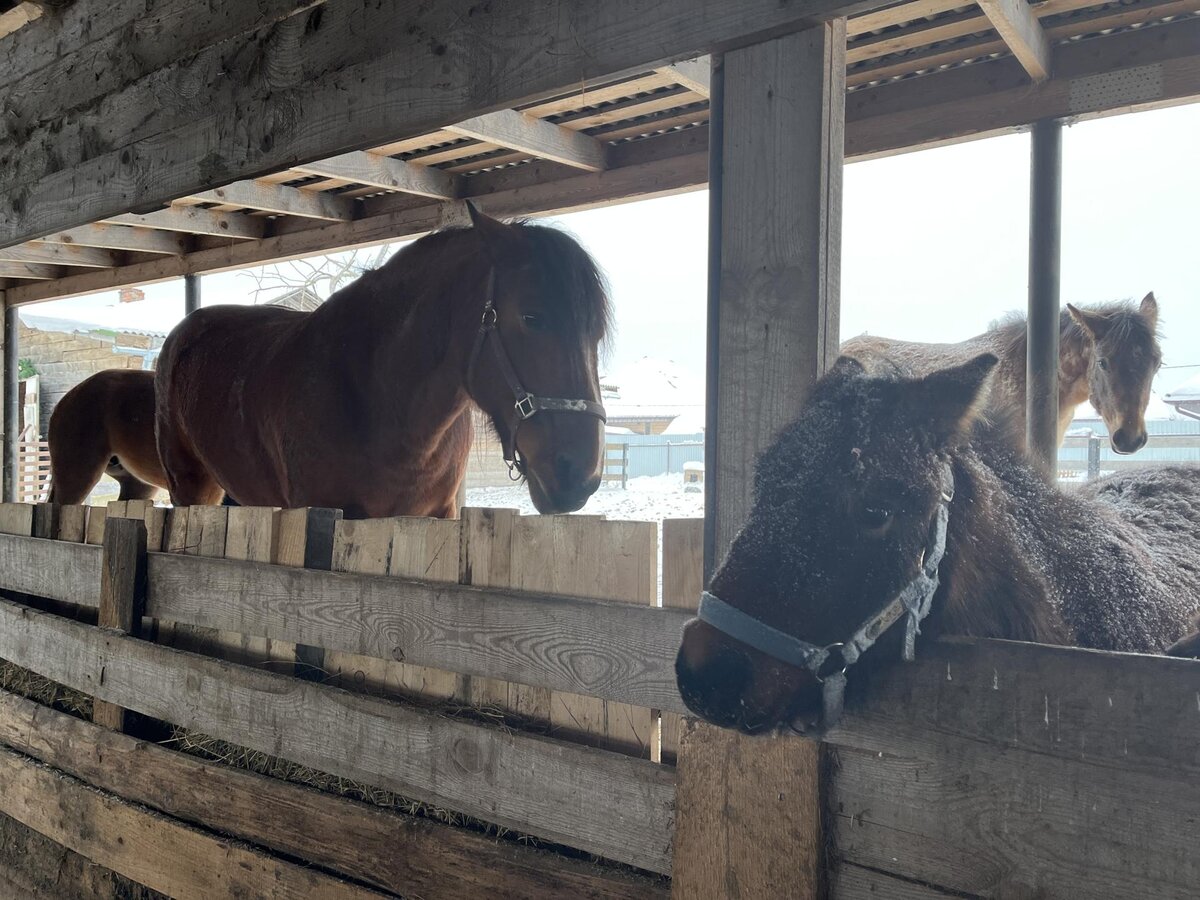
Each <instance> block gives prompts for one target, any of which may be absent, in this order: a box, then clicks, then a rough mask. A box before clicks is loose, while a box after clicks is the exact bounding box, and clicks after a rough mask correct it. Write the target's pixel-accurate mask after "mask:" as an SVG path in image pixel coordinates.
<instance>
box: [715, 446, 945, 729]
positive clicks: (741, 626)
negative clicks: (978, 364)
mask: <svg viewBox="0 0 1200 900" xmlns="http://www.w3.org/2000/svg"><path fill="white" fill-rule="evenodd" d="M953 499H954V474H953V472H952V471H951V469H950V464H949V463H946V464H945V465H944V467H943V469H942V486H941V500H940V502H939V504H938V509H937V514H936V515H935V517H934V520H933V527H932V528H931V529H930V532H929V540H928V542H927V543H926V545H925V548H924V550H922V551H921V562H920V567H919V570H918V571H917V575H916V577H915V578H914V579H913V580H912V581H910V582H909V583H908V584H907V585H905V586H904V587H903V588H902V589H901V590H900V592H899V593H898V594H896V596H895V597H893V598H892V599H891V600H890V601H889V602H888V603H887V605H885V606H884V607H883V608H882V609H880V610H879V611H878V612H877V613H875V614H874V615H872V616H871V617H870V618H869V619H867V620H866V621H865V622H863V623H862V625H860V626H859V627H858V628H857V629H856V630H855V632H854V633H853V634H852V635H850V637H848V638H847V639H846V640H845V641H844V642H842V643H835V644H829V645H828V646H824V647H823V646H821V645H819V644H810V643H808V642H807V641H804V640H801V639H800V638H798V637H795V636H794V635H791V634H788V633H787V632H786V631H781V630H780V629H778V628H776V627H774V626H773V625H768V624H767V623H766V622H763V621H762V620H760V619H756V618H754V616H751V615H750V614H748V613H745V612H742V610H740V609H737V608H736V607H733V606H730V605H729V604H728V603H726V602H725V601H724V600H722V599H720V598H719V597H717V596H716V595H715V594H711V593H709V592H708V591H704V592H703V593H702V594H701V595H700V608H699V610H698V611H697V616H698V617H699V619H700V620H701V621H702V622H707V623H708V624H709V625H711V626H712V627H713V628H715V629H717V630H718V631H720V632H723V633H724V634H727V635H729V637H731V638H733V639H734V640H737V641H740V642H741V643H743V644H747V645H749V646H751V647H753V648H754V649H756V650H758V651H760V652H762V653H765V654H767V655H768V656H771V657H774V658H775V659H778V660H780V661H781V662H785V663H787V664H788V665H791V666H795V667H796V668H799V669H806V670H808V671H809V672H811V673H812V674H813V676H814V677H815V678H816V679H817V681H818V682H820V683H821V685H822V700H823V709H822V713H821V724H822V728H829V727H831V726H833V725H835V724H837V721H838V719H839V718H841V714H842V700H843V696H844V694H845V690H846V670H847V669H848V668H850V666H852V665H854V664H855V663H856V662H858V660H859V658H860V657H861V656H862V655H863V654H864V653H866V652H867V650H869V649H870V648H871V647H872V646H873V645H874V644H875V642H876V641H877V640H879V638H880V636H881V635H882V634H883V633H884V632H885V631H887V630H888V629H889V628H891V627H892V626H893V625H895V624H896V623H897V622H899V621H900V620H901V619H902V618H903V619H904V620H905V628H904V649H903V651H902V657H903V659H904V660H905V662H912V661H913V659H915V658H916V640H917V635H918V634H920V633H921V628H920V625H921V622H922V620H924V619H925V617H926V616H928V615H929V610H930V607H931V606H932V605H933V595H934V594H936V593H937V589H938V583H939V580H938V565H939V564H940V563H941V561H942V555H943V554H944V553H945V552H946V525H947V523H948V522H949V520H950V501H951V500H953Z"/></svg>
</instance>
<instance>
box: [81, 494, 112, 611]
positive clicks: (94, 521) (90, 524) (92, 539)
mask: <svg viewBox="0 0 1200 900" xmlns="http://www.w3.org/2000/svg"><path fill="white" fill-rule="evenodd" d="M107 518H108V507H107V506H89V507H88V508H87V531H86V533H85V534H84V540H85V541H86V542H87V543H89V544H102V543H104V521H105V519H107ZM97 596H98V595H97Z"/></svg>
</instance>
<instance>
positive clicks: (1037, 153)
mask: <svg viewBox="0 0 1200 900" xmlns="http://www.w3.org/2000/svg"><path fill="white" fill-rule="evenodd" d="M1061 243H1062V124H1061V123H1060V122H1058V121H1056V120H1053V119H1044V120H1042V121H1040V122H1037V123H1036V124H1034V126H1033V141H1032V154H1031V166H1030V177H1029V319H1028V323H1027V326H1026V327H1027V329H1028V351H1027V354H1026V360H1025V443H1026V446H1027V447H1028V449H1029V454H1030V456H1031V458H1032V459H1034V460H1035V461H1036V462H1038V463H1039V464H1041V466H1042V467H1043V468H1044V469H1045V470H1046V471H1048V472H1051V473H1053V472H1054V467H1055V461H1056V459H1057V457H1058V329H1059V324H1058V323H1059V308H1058V290H1059V268H1060V266H1059V262H1060V248H1061Z"/></svg>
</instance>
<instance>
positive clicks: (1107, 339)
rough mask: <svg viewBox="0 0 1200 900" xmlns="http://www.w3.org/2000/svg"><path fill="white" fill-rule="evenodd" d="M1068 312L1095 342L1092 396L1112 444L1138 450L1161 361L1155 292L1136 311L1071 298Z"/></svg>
mask: <svg viewBox="0 0 1200 900" xmlns="http://www.w3.org/2000/svg"><path fill="white" fill-rule="evenodd" d="M1067 311H1068V312H1069V313H1070V314H1071V318H1072V319H1074V320H1075V324H1077V325H1078V326H1079V327H1080V328H1081V329H1082V330H1083V333H1084V335H1085V337H1086V338H1087V340H1088V341H1089V342H1090V344H1091V351H1092V352H1091V354H1090V359H1089V361H1088V376H1087V377H1088V398H1089V399H1090V400H1091V403H1092V405H1093V406H1094V407H1096V411H1097V412H1099V413H1100V415H1101V416H1103V417H1104V424H1105V425H1107V426H1108V433H1109V440H1110V441H1111V443H1112V448H1113V450H1115V451H1116V452H1117V453H1136V452H1137V451H1138V450H1140V449H1142V447H1143V446H1145V444H1146V418H1145V416H1146V404H1148V403H1149V402H1150V385H1151V383H1152V382H1153V381H1154V375H1155V373H1157V372H1158V368H1159V366H1160V365H1161V364H1162V351H1161V350H1160V349H1159V346H1158V337H1157V333H1156V331H1157V327H1158V303H1157V301H1155V299H1154V294H1153V293H1149V294H1147V295H1146V296H1145V297H1144V298H1143V299H1142V302H1141V305H1140V306H1139V307H1138V308H1137V309H1136V310H1135V309H1133V308H1132V306H1130V307H1128V308H1118V309H1116V310H1114V311H1105V312H1098V311H1094V310H1086V309H1077V308H1076V307H1074V306H1071V304H1069V303H1068V304H1067Z"/></svg>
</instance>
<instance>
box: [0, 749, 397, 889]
mask: <svg viewBox="0 0 1200 900" xmlns="http://www.w3.org/2000/svg"><path fill="white" fill-rule="evenodd" d="M0 778H2V779H3V782H4V788H5V789H4V791H3V792H2V793H0V812H3V813H5V814H6V815H9V816H12V817H13V818H14V819H16V820H17V821H18V822H21V823H23V824H25V825H28V826H29V827H30V828H32V829H34V830H35V831H38V832H40V833H41V834H44V835H46V837H48V838H50V839H51V840H54V841H56V842H57V843H59V844H62V845H63V846H65V847H67V848H69V849H71V850H74V851H75V852H76V853H79V854H81V855H82V856H86V857H87V858H88V859H91V860H92V861H93V862H96V863H98V864H99V865H102V866H104V867H105V868H107V869H112V870H113V871H114V872H117V873H119V874H121V875H124V876H126V877H127V878H130V879H132V880H133V881H136V882H138V883H139V884H144V885H146V886H147V887H150V888H152V889H154V890H157V891H160V892H162V893H166V894H168V895H170V896H171V897H177V898H179V900H191V898H195V900H208V898H211V897H213V896H225V897H230V896H234V897H236V896H245V897H276V898H296V900H300V898H329V900H333V898H339V900H342V898H345V900H352V898H353V900H357V898H362V900H366V898H369V897H381V896H383V895H382V894H380V893H378V892H376V891H373V890H369V889H367V888H362V887H358V886H357V885H353V884H350V883H349V882H344V881H339V880H338V879H336V878H333V877H332V876H329V875H325V874H323V873H321V872H318V871H316V870H314V869H309V868H305V867H302V866H299V865H296V864H295V863H289V862H284V861H283V860H281V859H276V858H275V857H271V856H268V855H266V854H265V853H262V852H260V851H258V850H252V849H250V848H249V847H245V846H242V845H239V844H235V843H232V842H230V841H228V840H225V839H222V838H220V837H218V836H216V835H213V834H209V833H208V832H205V831H201V830H199V829H197V828H191V827H188V826H185V825H181V824H180V823H178V822H176V821H174V820H172V819H169V818H167V817H165V816H161V815H157V814H155V813H150V812H147V811H146V810H144V809H141V808H139V807H136V806H133V805H132V804H129V803H125V802H123V801H121V800H119V799H117V798H116V797H113V796H112V795H111V794H102V793H99V792H97V791H95V790H93V789H91V788H89V787H88V786H87V785H85V784H83V783H82V782H80V781H77V780H76V779H74V778H71V777H70V776H67V775H62V774H61V773H59V772H56V771H55V770H54V769H49V768H47V767H45V766H42V765H40V764H38V763H35V762H31V761H29V760H28V759H25V758H24V757H21V756H18V755H17V754H15V753H12V752H11V751H8V750H2V749H0ZM66 810H69V811H70V812H69V813H65V811H66Z"/></svg>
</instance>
